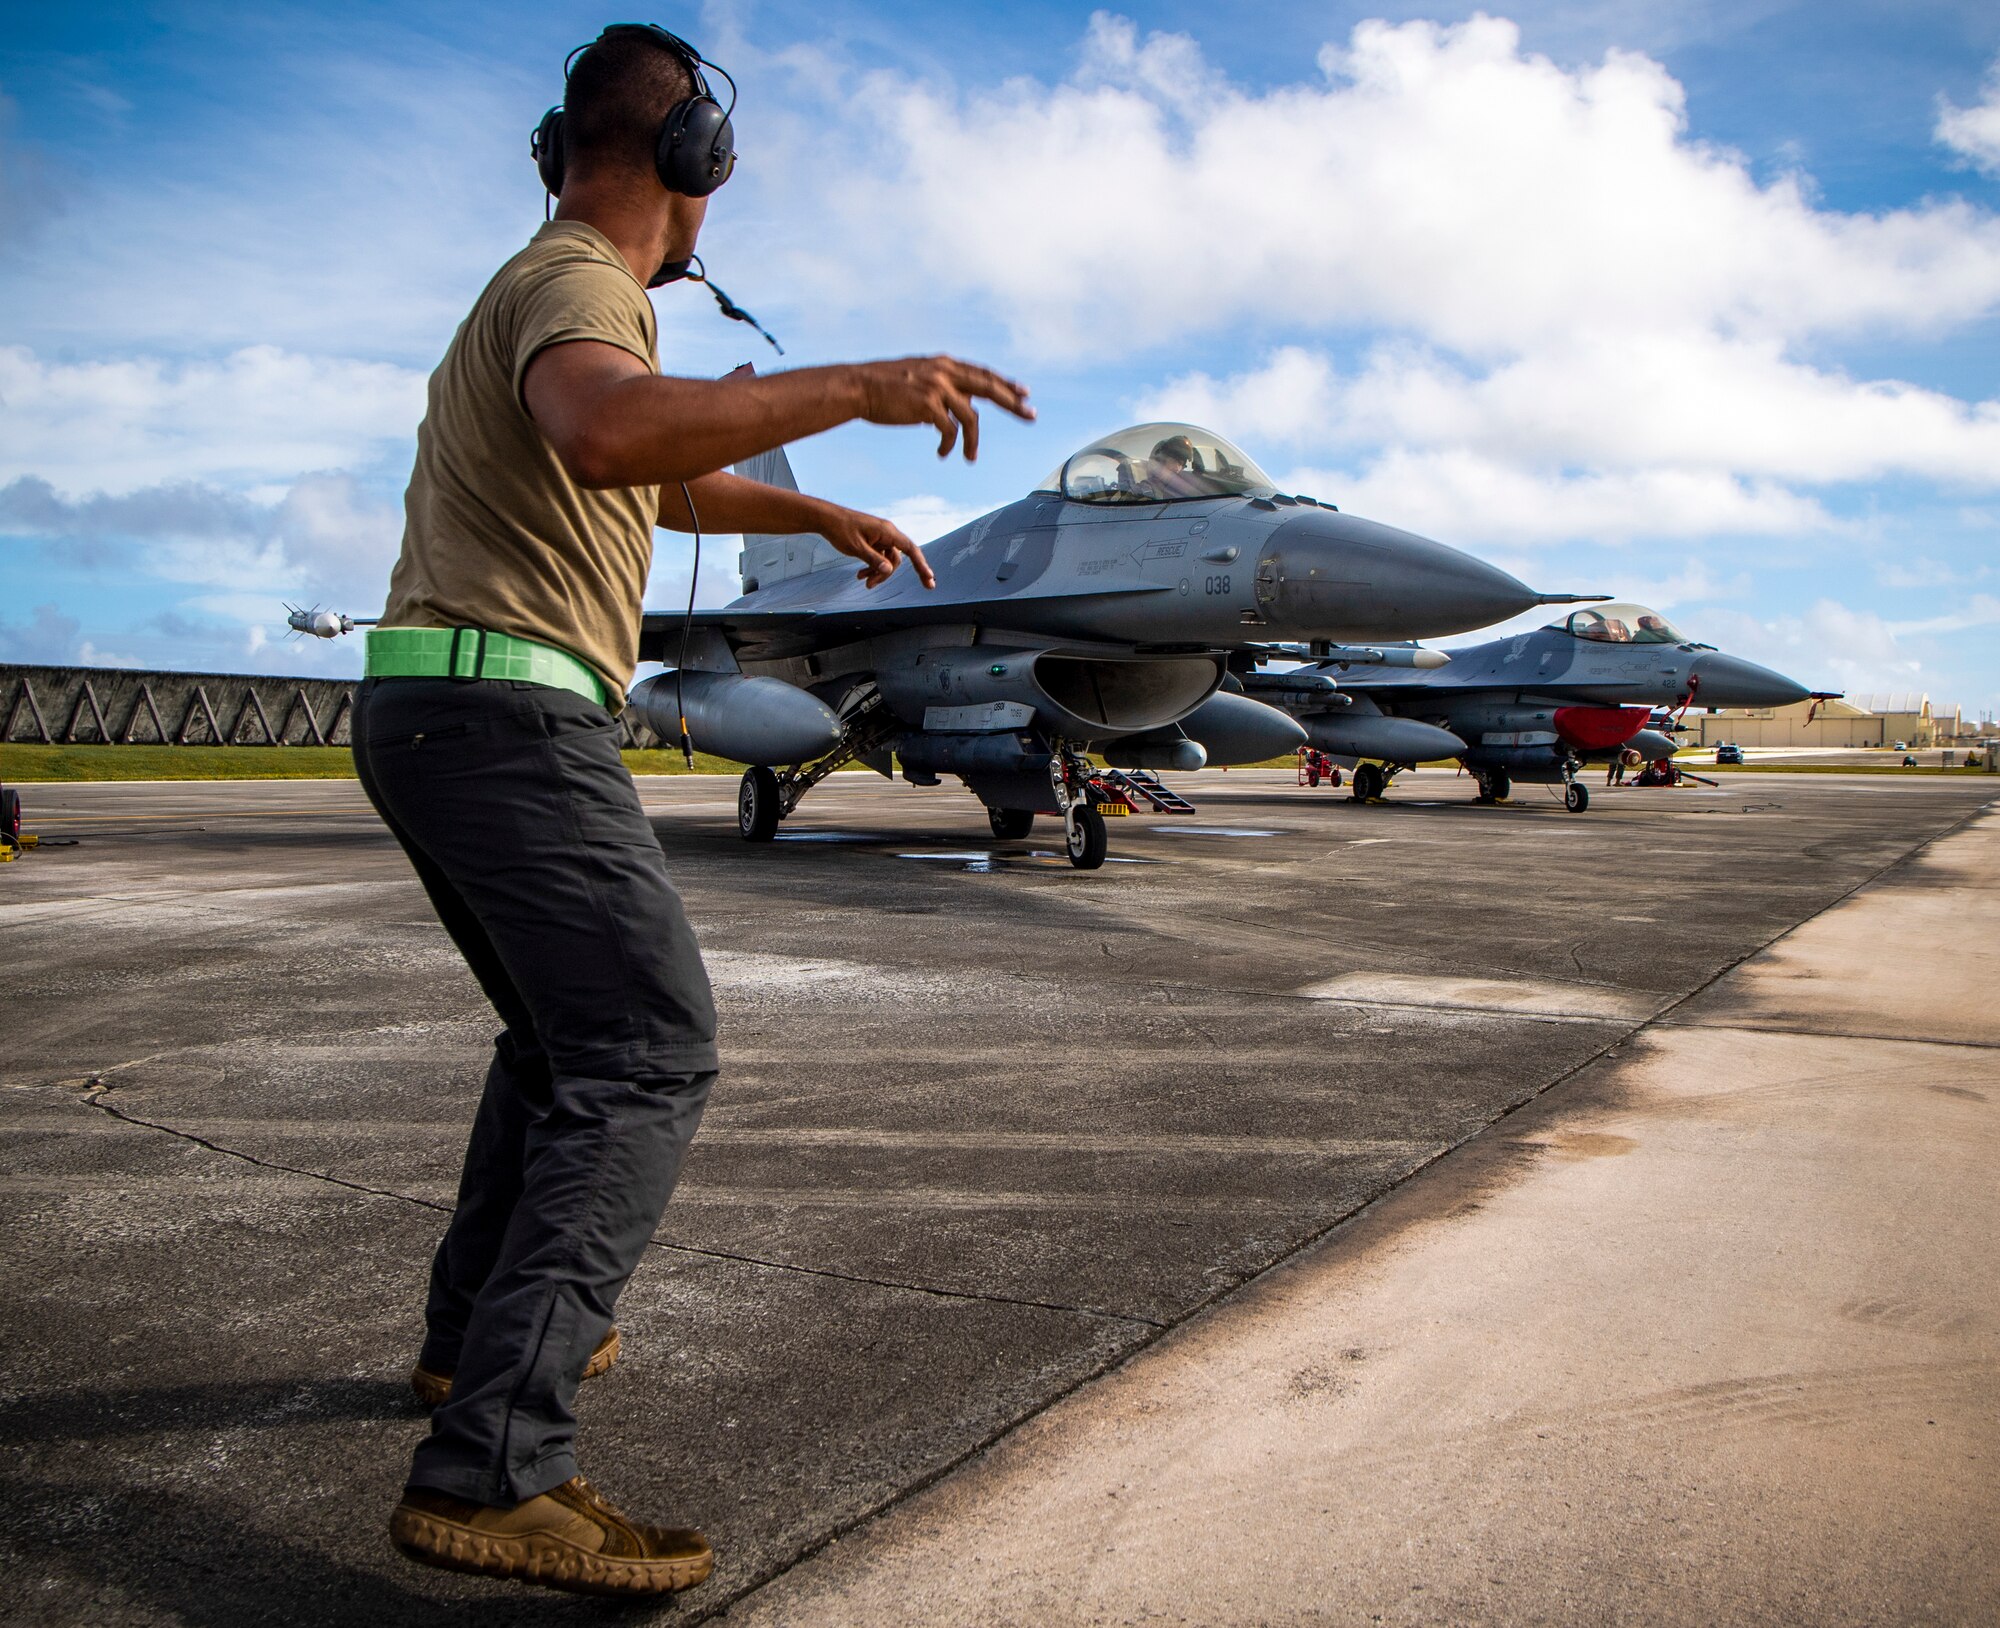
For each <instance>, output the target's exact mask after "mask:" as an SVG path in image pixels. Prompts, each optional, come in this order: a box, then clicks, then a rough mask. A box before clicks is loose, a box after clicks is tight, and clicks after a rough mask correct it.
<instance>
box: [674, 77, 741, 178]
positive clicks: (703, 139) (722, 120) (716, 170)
mask: <svg viewBox="0 0 2000 1628" xmlns="http://www.w3.org/2000/svg"><path fill="white" fill-rule="evenodd" d="M735 139H736V138H735V131H734V130H732V129H731V128H730V122H729V115H728V114H727V113H725V112H723V110H722V105H721V104H720V103H719V102H717V101H716V100H715V98H714V97H712V96H691V97H689V98H688V99H687V100H686V101H685V102H681V103H679V104H677V105H676V106H675V108H674V110H673V111H672V112H671V113H669V114H668V115H667V122H666V124H665V125H663V126H662V127H661V129H660V144H659V148H658V150H657V152H656V153H655V154H654V165H655V167H656V168H657V169H658V171H659V175H660V185H661V186H663V187H665V188H666V189H667V190H668V191H669V192H678V193H680V194H682V195H683V196H684V197H689V198H706V197H707V196H708V195H709V194H710V193H711V192H714V191H715V190H716V189H717V188H718V187H720V186H721V185H722V183H723V182H724V181H727V180H728V179H729V174H730V171H731V170H733V169H735V168H736V149H735Z"/></svg>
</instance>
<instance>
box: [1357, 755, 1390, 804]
mask: <svg viewBox="0 0 2000 1628" xmlns="http://www.w3.org/2000/svg"><path fill="white" fill-rule="evenodd" d="M1388 789H1389V777H1388V776H1387V775H1386V774H1384V773H1383V772H1382V769H1381V766H1380V765H1379V764H1375V763H1357V764H1356V765H1355V766H1354V800H1355V801H1356V802H1357V803H1372V802H1374V801H1375V799H1376V798H1378V797H1380V796H1381V795H1382V794H1383V793H1384V792H1385V791H1387V790H1388Z"/></svg>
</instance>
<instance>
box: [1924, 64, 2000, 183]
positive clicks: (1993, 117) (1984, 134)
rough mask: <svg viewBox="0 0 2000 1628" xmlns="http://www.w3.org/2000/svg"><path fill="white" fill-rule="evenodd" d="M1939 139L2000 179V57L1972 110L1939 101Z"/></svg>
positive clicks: (1937, 135) (1937, 131) (1960, 155)
mask: <svg viewBox="0 0 2000 1628" xmlns="http://www.w3.org/2000/svg"><path fill="white" fill-rule="evenodd" d="M1933 133H1934V134H1935V136H1936V137H1937V139H1938V140H1939V141H1940V142H1942V143H1943V144H1944V145H1945V146H1947V147H1949V148H1950V149H1951V150H1952V151H1953V152H1955V153H1957V154H1958V155H1959V157H1961V158H1963V159H1964V160H1966V162H1968V163H1969V164H1971V165H1972V166H1973V167H1974V168H1975V169H1980V170H1983V171H1985V172H1986V173H1987V174H1988V175H2000V57H1996V58H1995V59H1994V61H1993V65H1992V66H1991V67H1990V68H1988V69H1987V70H1986V81H1985V83H1984V84H1983V85H1981V86H1980V97H1979V100H1978V101H1977V102H1975V103H1974V104H1973V105H1972V106H1971V107H1956V106H1954V105H1953V104H1952V103H1950V102H1948V101H1946V100H1945V99H1944V98H1943V97H1939V98H1938V118H1937V128H1936V130H1935V131H1934V132H1933Z"/></svg>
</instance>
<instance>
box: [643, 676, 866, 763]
mask: <svg viewBox="0 0 2000 1628" xmlns="http://www.w3.org/2000/svg"><path fill="white" fill-rule="evenodd" d="M674 678H675V675H674V674H673V673H671V672H666V673H656V674H655V675H654V676H653V677H651V678H648V679H645V680H644V681H642V682H641V683H639V684H637V685H635V686H634V687H633V690H632V693H631V696H630V697H629V698H628V701H629V704H630V705H631V706H632V707H634V708H636V709H637V711H638V713H639V716H640V717H641V718H643V719H644V720H645V721H646V725H647V727H648V728H650V729H651V730H652V731H653V733H654V734H656V735H658V736H659V737H660V738H661V739H662V740H665V741H677V740H679V739H680V712H679V709H678V706H677V705H676V685H675V682H674ZM678 689H679V697H678V699H679V702H680V704H682V705H685V706H686V708H687V725H688V738H689V739H690V740H691V741H692V742H693V743H694V745H695V747H696V748H697V749H698V750H700V751H703V752H710V753H713V754H714V755H715V756H717V757H726V758H733V759H735V760H736V761H737V762H738V763H761V764H764V765H766V766H775V765H782V764H792V763H810V762H812V761H813V759H815V758H818V757H824V756H825V755H826V754H827V753H828V752H830V751H832V750H833V749H834V747H835V746H837V745H838V744H839V743H840V733H841V730H840V719H839V718H837V717H836V716H835V715H834V712H833V709H832V708H831V707H829V706H828V705H827V704H826V703H825V702H824V701H822V700H820V699H819V697H818V696H816V695H812V694H809V693H808V692H807V691H805V690H801V689H796V688H794V687H793V686H792V685H790V684H787V683H785V682H784V681H783V680H781V679H776V678H750V677H746V676H745V675H744V674H742V673H707V672H684V673H682V674H681V675H680V684H679V686H678Z"/></svg>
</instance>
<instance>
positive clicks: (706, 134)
mask: <svg viewBox="0 0 2000 1628" xmlns="http://www.w3.org/2000/svg"><path fill="white" fill-rule="evenodd" d="M615 34H641V35H643V36H645V38H646V39H647V40H649V41H650V42H651V43H653V44H654V45H657V46H658V47H659V48H660V49H661V50H663V51H666V52H669V53H670V54H672V55H673V56H675V57H678V58H679V59H680V61H681V62H682V64H683V65H685V66H686V68H687V71H688V73H689V74H690V76H692V78H693V79H694V90H695V93H694V95H692V96H690V97H688V98H686V100H684V101H679V102H676V103H675V104H674V105H673V107H672V108H671V109H670V110H669V111H668V113H667V118H666V122H665V123H664V124H662V125H661V126H660V137H659V140H658V141H657V142H656V143H655V144H654V147H653V168H654V170H655V172H656V173H657V174H658V175H659V177H660V185H661V186H663V187H665V188H666V189H667V190H668V191H669V192H677V193H679V194H681V196H683V197H686V198H706V197H707V196H708V195H709V194H710V193H711V192H714V191H715V190H716V189H717V188H718V187H720V186H721V185H722V183H723V182H724V181H727V180H728V179H729V173H730V171H731V170H733V169H735V168H736V149H735V146H734V145H733V142H734V138H735V132H734V131H733V130H732V129H731V128H730V125H729V116H730V114H731V113H733V112H735V110H736V81H735V80H733V79H730V78H729V73H728V70H727V69H725V68H721V67H718V66H717V65H716V64H715V63H713V62H710V61H709V60H708V59H707V58H706V57H704V56H703V55H702V54H701V53H700V52H699V51H697V50H696V49H695V48H694V47H693V46H692V45H690V44H688V42H687V41H686V40H684V39H682V38H681V37H680V36H679V35H678V34H670V33H668V32H667V31H666V30H665V29H664V28H662V27H660V26H659V24H657V23H613V24H612V25H611V26H610V27H609V28H607V29H605V31H604V32H603V33H602V34H600V35H598V36H597V38H596V39H594V40H592V41H591V42H590V45H579V46H578V47H577V48H576V49H575V50H574V51H572V52H570V54H569V56H568V57H567V58H566V59H565V60H564V62H563V78H564V80H567V79H568V78H569V71H570V69H571V68H572V67H573V66H574V65H575V63H576V59H577V58H578V57H580V56H582V55H583V53H584V52H585V51H588V50H589V49H590V48H591V46H594V45H601V44H603V42H604V41H606V40H608V39H610V38H611V37H612V36H613V35H615ZM704 66H706V67H710V68H714V69H715V71H716V72H717V73H719V74H721V75H722V77H723V78H724V79H725V80H728V82H729V106H728V107H726V108H725V107H724V106H723V105H722V104H721V103H720V102H718V101H717V100H716V99H715V98H714V96H712V95H711V94H710V93H709V89H708V81H707V80H706V79H705V78H703V77H702V71H701V70H702V68H703V67H704ZM528 151H529V152H530V153H532V154H533V155H534V160H535V168H536V169H537V170H538V171H539V172H540V173H541V177H542V185H543V186H544V187H546V188H547V189H548V191H549V195H550V196H551V197H560V196H561V195H562V184H563V110H562V107H561V105H560V104H558V105H557V106H555V107H552V108H550V109H549V110H548V112H546V113H544V114H543V115H542V122H541V123H540V124H538V125H537V126H536V127H535V133H534V135H533V137H532V138H530V140H529V143H528Z"/></svg>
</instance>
